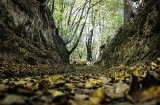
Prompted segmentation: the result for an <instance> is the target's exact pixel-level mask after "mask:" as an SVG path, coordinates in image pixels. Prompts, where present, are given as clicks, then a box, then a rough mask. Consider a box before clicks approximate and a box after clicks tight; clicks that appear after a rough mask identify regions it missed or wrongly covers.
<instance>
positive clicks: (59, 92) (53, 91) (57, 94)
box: [48, 89, 64, 97]
mask: <svg viewBox="0 0 160 105" xmlns="http://www.w3.org/2000/svg"><path fill="white" fill-rule="evenodd" d="M48 92H49V93H51V94H52V96H53V97H57V96H62V95H64V93H63V92H61V91H58V90H55V89H50V90H48Z"/></svg>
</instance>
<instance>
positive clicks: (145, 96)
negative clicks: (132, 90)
mask: <svg viewBox="0 0 160 105" xmlns="http://www.w3.org/2000/svg"><path fill="white" fill-rule="evenodd" d="M151 99H160V86H152V87H150V88H149V89H146V90H144V91H143V92H142V94H141V98H140V102H145V101H148V100H151Z"/></svg>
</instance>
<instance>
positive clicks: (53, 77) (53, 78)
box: [45, 75, 63, 82]
mask: <svg viewBox="0 0 160 105" xmlns="http://www.w3.org/2000/svg"><path fill="white" fill-rule="evenodd" d="M62 78H63V76H62V75H54V76H50V77H48V78H45V80H48V81H49V82H54V81H57V80H59V79H62Z"/></svg>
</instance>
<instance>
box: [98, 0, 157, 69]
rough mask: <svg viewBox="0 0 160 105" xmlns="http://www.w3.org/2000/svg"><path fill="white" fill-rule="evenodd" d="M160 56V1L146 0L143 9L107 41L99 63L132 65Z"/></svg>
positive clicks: (103, 64) (107, 65)
mask: <svg viewBox="0 0 160 105" xmlns="http://www.w3.org/2000/svg"><path fill="white" fill-rule="evenodd" d="M159 56H160V1H159V0H148V1H147V0H146V2H145V6H144V7H143V8H142V11H141V12H139V13H138V15H137V16H136V17H135V18H134V20H132V21H131V22H129V23H128V24H127V25H126V26H125V27H122V29H120V30H119V32H118V34H117V35H116V36H115V37H114V38H113V39H112V40H111V41H110V42H109V43H106V46H105V48H104V51H103V54H102V56H101V60H100V61H99V62H98V64H100V65H102V66H106V67H112V66H118V65H120V64H124V65H132V64H137V63H141V62H146V61H149V60H153V59H155V58H156V57H159Z"/></svg>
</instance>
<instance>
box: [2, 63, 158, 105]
mask: <svg viewBox="0 0 160 105" xmlns="http://www.w3.org/2000/svg"><path fill="white" fill-rule="evenodd" d="M158 62H159V61H155V62H153V63H151V64H150V65H140V66H133V67H126V66H123V65H121V66H118V67H114V68H112V69H110V70H109V69H105V68H100V67H98V66H74V69H73V70H70V71H72V72H65V73H56V74H55V75H43V76H42V75H41V76H32V77H29V76H27V77H21V78H20V77H12V78H7V79H4V78H3V79H1V80H0V105H13V104H16V105H17V104H18V105H22V104H23V105H35V104H37V105H106V104H107V105H133V104H136V105H142V104H143V105H157V104H158V103H159V99H160V94H159V92H160V86H159V85H160V81H159V74H158V72H159V71H160V65H159V63H158ZM71 68H72V67H71ZM67 69H68V68H67ZM149 70H150V71H149ZM146 82H147V85H146Z"/></svg>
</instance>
